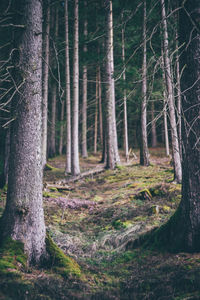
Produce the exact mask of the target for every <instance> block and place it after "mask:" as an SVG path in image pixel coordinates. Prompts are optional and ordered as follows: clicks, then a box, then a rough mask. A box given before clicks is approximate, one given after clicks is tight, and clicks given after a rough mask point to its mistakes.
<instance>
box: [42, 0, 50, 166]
mask: <svg viewBox="0 0 200 300" xmlns="http://www.w3.org/2000/svg"><path fill="white" fill-rule="evenodd" d="M45 4H46V5H45V7H43V11H44V8H45V11H44V12H43V13H46V16H45V23H44V38H43V43H44V44H43V50H44V54H43V65H42V69H43V82H42V92H43V93H42V164H43V167H44V166H45V164H46V162H47V116H48V81H49V34H50V5H49V0H46V3H45Z"/></svg>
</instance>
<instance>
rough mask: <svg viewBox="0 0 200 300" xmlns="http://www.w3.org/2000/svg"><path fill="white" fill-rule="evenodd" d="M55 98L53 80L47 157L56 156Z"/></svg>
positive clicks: (55, 86)
mask: <svg viewBox="0 0 200 300" xmlns="http://www.w3.org/2000/svg"><path fill="white" fill-rule="evenodd" d="M56 97H57V82H56V81H55V80H54V79H53V82H52V84H51V113H50V122H51V123H50V130H49V147H48V156H49V157H54V156H55V155H56Z"/></svg>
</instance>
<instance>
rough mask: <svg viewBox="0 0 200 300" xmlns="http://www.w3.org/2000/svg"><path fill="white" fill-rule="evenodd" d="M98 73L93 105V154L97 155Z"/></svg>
mask: <svg viewBox="0 0 200 300" xmlns="http://www.w3.org/2000/svg"><path fill="white" fill-rule="evenodd" d="M98 96H99V86H98V73H97V74H96V105H95V118H94V153H97V136H98Z"/></svg>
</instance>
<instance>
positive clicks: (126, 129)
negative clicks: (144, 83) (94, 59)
mask: <svg viewBox="0 0 200 300" xmlns="http://www.w3.org/2000/svg"><path fill="white" fill-rule="evenodd" d="M122 20H123V14H122ZM122 61H123V68H124V70H123V81H124V84H125V83H126V67H125V42H124V28H122ZM124 151H125V157H126V162H128V161H129V151H128V121H127V95H126V88H124Z"/></svg>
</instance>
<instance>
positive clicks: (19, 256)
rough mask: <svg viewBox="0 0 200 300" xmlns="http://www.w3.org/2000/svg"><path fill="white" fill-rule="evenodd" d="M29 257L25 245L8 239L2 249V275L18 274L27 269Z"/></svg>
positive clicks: (0, 253)
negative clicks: (25, 251)
mask: <svg viewBox="0 0 200 300" xmlns="http://www.w3.org/2000/svg"><path fill="white" fill-rule="evenodd" d="M26 265H27V256H26V255H25V253H24V245H23V243H21V242H19V241H14V240H12V239H11V238H7V239H6V240H5V241H4V242H3V244H2V246H1V248H0V275H8V274H10V273H13V272H14V273H15V274H17V273H18V272H19V271H21V270H23V269H24V268H26Z"/></svg>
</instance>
